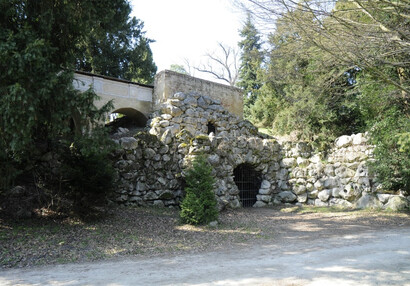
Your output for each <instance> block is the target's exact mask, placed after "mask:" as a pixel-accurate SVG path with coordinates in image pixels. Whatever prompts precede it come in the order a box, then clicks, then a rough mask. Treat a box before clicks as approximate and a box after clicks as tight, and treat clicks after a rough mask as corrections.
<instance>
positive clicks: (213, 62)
mask: <svg viewBox="0 0 410 286" xmlns="http://www.w3.org/2000/svg"><path fill="white" fill-rule="evenodd" d="M205 56H206V58H207V63H206V64H201V65H200V66H197V67H194V68H195V70H197V71H199V72H203V73H208V74H211V75H212V76H214V77H215V78H216V79H219V80H222V81H225V82H227V83H228V84H229V85H231V86H235V84H236V82H237V80H238V73H239V52H238V50H237V49H235V48H232V47H229V46H225V45H223V44H222V43H218V50H217V51H215V52H213V53H207V54H206V55H205Z"/></svg>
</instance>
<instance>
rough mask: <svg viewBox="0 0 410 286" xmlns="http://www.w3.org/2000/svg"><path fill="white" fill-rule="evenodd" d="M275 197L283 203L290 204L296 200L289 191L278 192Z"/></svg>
mask: <svg viewBox="0 0 410 286" xmlns="http://www.w3.org/2000/svg"><path fill="white" fill-rule="evenodd" d="M277 196H278V198H279V200H280V201H281V202H283V203H291V202H294V201H295V200H296V195H295V194H294V193H292V192H291V191H284V192H280V193H279V194H278V195H277Z"/></svg>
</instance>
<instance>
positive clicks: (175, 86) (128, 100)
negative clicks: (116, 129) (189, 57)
mask: <svg viewBox="0 0 410 286" xmlns="http://www.w3.org/2000/svg"><path fill="white" fill-rule="evenodd" d="M74 78H75V79H74V83H73V84H74V87H75V88H76V89H78V90H80V91H86V90H87V89H88V88H89V87H90V86H93V88H94V90H95V92H96V93H97V95H99V96H100V100H98V101H97V102H96V103H95V105H96V106H97V107H102V106H103V105H104V104H105V103H107V102H108V101H110V100H113V104H114V108H113V110H112V111H111V113H121V114H124V115H126V116H128V117H130V118H132V119H133V120H134V122H136V123H137V126H140V127H143V126H145V124H146V122H147V118H148V116H149V114H151V113H152V112H153V111H155V110H158V109H160V106H161V105H162V103H164V102H166V101H167V100H168V99H169V98H171V97H172V96H173V95H174V94H175V93H176V92H193V91H195V92H198V93H201V94H207V95H208V96H210V97H212V98H214V99H217V100H218V101H220V102H221V104H222V106H224V107H225V108H226V109H227V110H228V111H229V112H231V113H233V114H235V115H237V116H239V117H240V118H242V113H243V92H242V91H241V90H240V89H238V88H235V87H231V86H227V85H224V84H219V83H215V82H211V81H207V80H203V79H199V78H195V77H192V76H188V75H183V74H180V73H177V72H173V71H169V70H165V71H162V72H160V73H158V74H157V75H156V77H155V82H154V85H146V84H140V83H136V82H132V81H127V80H121V79H117V78H112V77H107V76H101V75H96V74H92V73H87V72H79V71H78V72H75V76H74Z"/></svg>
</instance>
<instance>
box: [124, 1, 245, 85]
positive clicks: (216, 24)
mask: <svg viewBox="0 0 410 286" xmlns="http://www.w3.org/2000/svg"><path fill="white" fill-rule="evenodd" d="M130 2H131V5H132V9H133V12H132V16H135V17H136V18H137V19H140V20H142V21H143V22H144V30H145V31H146V36H147V37H148V38H150V39H153V40H155V43H151V49H152V52H153V56H154V62H155V63H156V65H157V66H158V71H162V70H164V69H169V68H170V66H171V64H179V65H184V66H186V65H185V59H187V60H188V61H189V63H190V64H191V66H195V65H199V64H200V63H201V62H203V63H205V62H206V58H205V57H204V55H205V54H206V53H207V52H209V53H212V52H213V51H214V50H217V44H218V42H222V43H223V44H224V45H225V46H231V47H235V48H237V45H238V42H239V41H240V36H239V30H240V29H241V28H242V25H243V20H244V19H245V18H246V16H245V15H244V13H242V11H240V10H238V9H237V8H236V7H235V6H234V5H233V4H232V0H131V1H130ZM194 75H195V76H196V77H203V78H206V79H210V77H209V76H207V75H206V74H203V73H200V72H195V74H194Z"/></svg>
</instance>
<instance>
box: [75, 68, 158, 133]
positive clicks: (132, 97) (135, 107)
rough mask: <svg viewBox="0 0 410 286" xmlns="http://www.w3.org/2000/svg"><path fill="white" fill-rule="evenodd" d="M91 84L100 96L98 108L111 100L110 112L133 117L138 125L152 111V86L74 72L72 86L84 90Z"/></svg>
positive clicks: (141, 124) (144, 120) (141, 123)
mask: <svg viewBox="0 0 410 286" xmlns="http://www.w3.org/2000/svg"><path fill="white" fill-rule="evenodd" d="M90 86H93V88H94V91H95V92H96V93H97V95H98V96H99V97H100V100H98V101H97V102H95V105H96V106H97V107H98V108H100V107H102V106H103V105H104V104H106V103H107V102H108V101H110V100H113V104H114V108H113V110H112V111H111V113H121V114H124V115H126V116H128V117H131V118H133V119H134V120H135V121H136V122H138V125H140V126H145V123H146V122H147V117H148V115H149V114H150V113H151V112H152V94H153V90H154V86H152V85H144V84H140V83H135V82H131V81H127V80H121V79H117V78H111V77H106V76H100V75H96V74H92V73H85V72H76V73H75V75H74V87H75V88H76V89H78V90H80V91H86V90H88V88H89V87H90Z"/></svg>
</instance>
